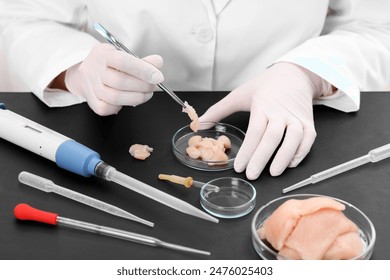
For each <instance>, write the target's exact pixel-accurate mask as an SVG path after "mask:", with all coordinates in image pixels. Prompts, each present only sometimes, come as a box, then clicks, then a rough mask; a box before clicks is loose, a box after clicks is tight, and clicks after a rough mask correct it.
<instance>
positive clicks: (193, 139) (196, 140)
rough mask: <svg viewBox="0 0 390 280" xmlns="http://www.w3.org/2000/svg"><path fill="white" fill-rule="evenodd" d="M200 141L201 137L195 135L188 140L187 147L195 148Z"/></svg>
mask: <svg viewBox="0 0 390 280" xmlns="http://www.w3.org/2000/svg"><path fill="white" fill-rule="evenodd" d="M201 141H202V136H200V135H195V136H192V137H191V138H190V139H188V146H196V145H198V144H199V143H200V142H201Z"/></svg>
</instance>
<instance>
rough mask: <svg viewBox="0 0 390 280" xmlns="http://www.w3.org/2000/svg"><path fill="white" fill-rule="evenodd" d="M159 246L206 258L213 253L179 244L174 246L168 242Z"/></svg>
mask: <svg viewBox="0 0 390 280" xmlns="http://www.w3.org/2000/svg"><path fill="white" fill-rule="evenodd" d="M159 245H161V246H162V247H165V248H169V249H173V250H178V251H183V252H188V253H194V254H199V255H206V256H210V255H211V253H210V252H208V251H203V250H198V249H194V248H190V247H185V246H181V245H177V244H172V243H168V242H161V243H160V244H159Z"/></svg>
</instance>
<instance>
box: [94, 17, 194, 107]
mask: <svg viewBox="0 0 390 280" xmlns="http://www.w3.org/2000/svg"><path fill="white" fill-rule="evenodd" d="M93 27H94V28H95V30H96V31H97V32H98V33H99V34H100V35H101V36H102V37H103V38H104V39H105V40H106V41H107V42H109V43H110V44H111V45H113V46H114V47H115V48H117V49H118V50H120V51H124V52H127V53H128V54H131V55H132V56H134V57H137V58H138V56H137V55H136V54H135V53H133V52H132V51H130V50H129V49H128V48H126V46H125V45H123V44H122V43H121V42H119V41H118V40H117V39H116V38H115V37H114V36H113V35H112V34H111V33H110V32H109V31H108V30H107V29H105V28H104V27H103V26H102V25H101V24H100V23H98V22H96V23H95V24H94V25H93ZM158 87H159V88H161V89H162V90H163V91H165V92H166V93H168V94H169V95H170V96H171V97H172V98H173V100H175V101H176V102H177V103H178V104H179V105H180V106H182V107H183V108H187V106H186V104H185V103H184V102H183V100H181V99H180V98H179V97H178V96H177V95H176V94H175V93H174V92H173V91H172V90H171V89H169V88H168V87H167V86H166V85H165V84H163V83H161V84H158Z"/></svg>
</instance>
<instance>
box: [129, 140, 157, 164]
mask: <svg viewBox="0 0 390 280" xmlns="http://www.w3.org/2000/svg"><path fill="white" fill-rule="evenodd" d="M151 152H153V148H151V147H149V146H148V145H142V144H134V145H131V147H130V149H129V153H130V155H132V156H133V157H134V158H136V159H139V160H145V159H146V158H148V157H149V156H150V153H151Z"/></svg>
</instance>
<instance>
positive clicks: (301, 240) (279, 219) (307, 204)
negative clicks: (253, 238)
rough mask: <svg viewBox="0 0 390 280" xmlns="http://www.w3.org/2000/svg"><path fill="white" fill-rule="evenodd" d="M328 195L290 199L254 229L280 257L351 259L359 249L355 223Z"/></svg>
mask: <svg viewBox="0 0 390 280" xmlns="http://www.w3.org/2000/svg"><path fill="white" fill-rule="evenodd" d="M344 209H345V206H344V205H343V204H341V203H339V202H337V201H335V200H333V199H331V198H327V197H313V198H309V199H304V200H296V199H290V200H288V201H286V202H285V203H283V204H282V205H280V206H279V207H278V208H277V209H276V210H275V211H274V212H273V213H272V215H271V216H270V217H268V218H267V220H266V221H265V222H264V224H263V225H262V226H261V227H260V229H259V230H258V234H259V237H260V238H261V239H266V240H267V241H268V242H269V243H270V244H271V245H272V247H273V248H274V249H275V250H277V251H278V254H279V256H280V258H282V259H284V258H286V259H310V260H319V259H352V258H354V257H356V256H358V255H360V254H361V253H362V252H363V242H362V240H361V239H360V236H359V229H358V227H357V226H356V224H355V223H353V222H352V221H351V220H350V219H348V218H347V217H346V216H345V215H344V213H343V212H342V211H343V210H344Z"/></svg>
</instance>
